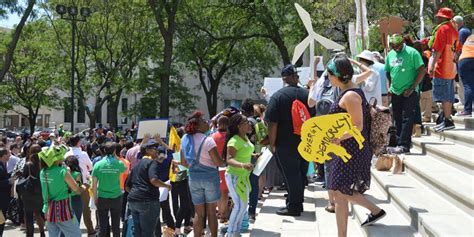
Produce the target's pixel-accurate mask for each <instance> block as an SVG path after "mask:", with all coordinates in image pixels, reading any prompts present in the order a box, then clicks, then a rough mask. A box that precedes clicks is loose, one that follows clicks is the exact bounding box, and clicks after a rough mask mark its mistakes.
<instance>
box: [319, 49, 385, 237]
mask: <svg viewBox="0 0 474 237" xmlns="http://www.w3.org/2000/svg"><path fill="white" fill-rule="evenodd" d="M352 64H356V65H357V66H359V67H360V65H359V64H360V63H358V62H355V61H353V60H352V59H349V58H347V57H346V56H345V55H337V56H335V57H334V58H333V59H331V61H329V63H328V66H327V69H328V73H329V80H330V81H331V84H332V85H334V86H337V87H339V88H340V89H341V93H340V95H339V97H338V98H337V100H336V101H335V102H334V104H333V105H332V106H331V109H330V111H329V113H330V114H335V113H349V115H350V116H351V120H352V124H353V125H354V126H355V127H357V128H358V129H359V131H361V133H362V135H363V137H364V138H365V141H364V143H363V148H362V149H359V145H358V143H357V141H356V140H355V139H354V138H353V137H352V136H351V135H350V134H348V133H345V135H343V136H342V137H341V138H339V139H334V140H333V143H334V144H336V145H340V146H342V147H343V148H344V149H346V151H347V152H348V153H349V154H350V155H352V158H351V159H350V160H349V161H348V162H347V163H344V161H343V160H342V159H340V158H339V157H336V156H335V157H334V158H333V160H332V166H331V169H330V170H329V178H328V179H329V180H328V188H329V189H330V190H333V191H334V197H335V200H336V220H337V229H338V235H339V236H347V216H348V214H349V213H348V212H349V207H348V202H352V203H354V204H358V205H361V206H363V207H365V208H367V209H369V210H370V212H371V213H370V214H369V217H368V219H367V220H366V221H365V222H364V223H362V226H367V225H370V224H373V223H374V222H376V221H377V220H379V219H381V218H382V217H383V216H385V211H384V210H382V209H380V208H379V207H377V206H376V205H375V204H373V203H372V202H370V201H369V200H367V199H366V198H365V197H364V196H363V195H362V194H363V193H364V192H365V191H366V190H368V189H369V187H370V164H371V159H372V151H371V150H370V144H369V130H368V129H369V126H370V123H369V121H370V111H369V110H368V107H367V100H366V99H365V96H364V92H363V91H362V90H361V89H359V88H358V87H357V86H356V85H355V84H354V83H353V82H352V81H351V79H352V76H353V74H354V70H353V68H352Z"/></svg>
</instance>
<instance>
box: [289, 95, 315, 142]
mask: <svg viewBox="0 0 474 237" xmlns="http://www.w3.org/2000/svg"><path fill="white" fill-rule="evenodd" d="M310 118H311V116H310V115H309V111H308V109H307V108H306V106H305V105H304V104H303V102H301V101H300V100H298V99H295V100H293V104H292V105H291V120H292V122H293V133H294V134H296V135H301V127H302V126H303V123H304V122H305V121H306V120H308V119H310Z"/></svg>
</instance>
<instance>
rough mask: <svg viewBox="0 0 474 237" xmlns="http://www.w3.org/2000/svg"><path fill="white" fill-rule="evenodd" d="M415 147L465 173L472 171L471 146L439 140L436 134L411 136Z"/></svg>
mask: <svg viewBox="0 0 474 237" xmlns="http://www.w3.org/2000/svg"><path fill="white" fill-rule="evenodd" d="M412 142H413V145H414V147H415V148H416V149H418V150H421V151H422V153H423V154H427V155H429V156H431V157H433V158H436V159H438V160H440V161H442V162H445V163H446V164H448V165H450V166H453V167H455V168H457V169H459V170H461V171H463V172H465V173H468V174H472V172H473V171H474V153H473V149H472V148H471V147H467V146H463V145H458V144H455V143H453V142H449V141H443V140H440V139H439V137H436V136H422V137H414V138H412Z"/></svg>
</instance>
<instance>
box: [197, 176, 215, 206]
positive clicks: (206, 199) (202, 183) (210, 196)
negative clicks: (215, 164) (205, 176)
mask: <svg viewBox="0 0 474 237" xmlns="http://www.w3.org/2000/svg"><path fill="white" fill-rule="evenodd" d="M189 191H191V199H192V200H193V204H194V205H201V204H205V203H215V202H217V201H219V199H220V198H221V190H220V181H219V176H217V177H216V179H211V180H202V179H189Z"/></svg>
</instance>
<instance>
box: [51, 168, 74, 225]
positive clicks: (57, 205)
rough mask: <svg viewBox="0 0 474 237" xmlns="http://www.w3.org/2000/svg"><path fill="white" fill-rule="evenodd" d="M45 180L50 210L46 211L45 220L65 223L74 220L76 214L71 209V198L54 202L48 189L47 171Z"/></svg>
mask: <svg viewBox="0 0 474 237" xmlns="http://www.w3.org/2000/svg"><path fill="white" fill-rule="evenodd" d="M44 179H45V183H46V196H47V201H48V209H47V210H46V215H45V219H46V220H47V221H48V222H53V223H56V222H65V221H69V220H71V219H73V218H74V214H73V212H72V209H71V204H70V198H69V197H68V198H66V199H63V200H59V201H54V200H51V199H50V198H49V189H48V175H47V174H46V170H45V171H44Z"/></svg>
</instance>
